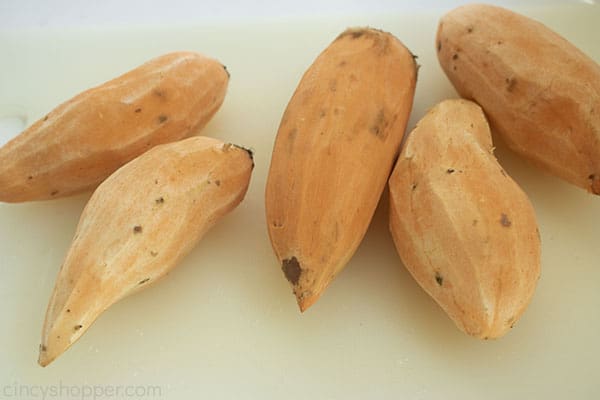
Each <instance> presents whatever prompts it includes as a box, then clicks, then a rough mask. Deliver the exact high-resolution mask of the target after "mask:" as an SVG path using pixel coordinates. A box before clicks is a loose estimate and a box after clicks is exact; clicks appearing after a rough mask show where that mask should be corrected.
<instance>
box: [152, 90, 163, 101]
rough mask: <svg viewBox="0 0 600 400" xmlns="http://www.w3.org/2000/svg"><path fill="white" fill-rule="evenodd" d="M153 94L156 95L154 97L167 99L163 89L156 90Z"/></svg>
mask: <svg viewBox="0 0 600 400" xmlns="http://www.w3.org/2000/svg"><path fill="white" fill-rule="evenodd" d="M152 93H154V95H155V96H156V97H158V98H161V99H165V95H166V93H165V91H164V90H162V89H154V92H152Z"/></svg>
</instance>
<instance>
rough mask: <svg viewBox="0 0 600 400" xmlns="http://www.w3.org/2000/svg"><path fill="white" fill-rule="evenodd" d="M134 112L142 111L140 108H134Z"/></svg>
mask: <svg viewBox="0 0 600 400" xmlns="http://www.w3.org/2000/svg"><path fill="white" fill-rule="evenodd" d="M134 112H136V113H141V112H142V109H141V108H136V109H135V111H134Z"/></svg>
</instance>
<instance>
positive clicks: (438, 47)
mask: <svg viewBox="0 0 600 400" xmlns="http://www.w3.org/2000/svg"><path fill="white" fill-rule="evenodd" d="M437 51H438V52H440V51H442V41H441V40H438V42H437Z"/></svg>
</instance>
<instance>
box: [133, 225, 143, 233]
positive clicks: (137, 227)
mask: <svg viewBox="0 0 600 400" xmlns="http://www.w3.org/2000/svg"><path fill="white" fill-rule="evenodd" d="M133 233H142V226H141V225H136V226H134V227H133Z"/></svg>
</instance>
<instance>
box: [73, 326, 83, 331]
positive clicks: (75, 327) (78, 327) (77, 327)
mask: <svg viewBox="0 0 600 400" xmlns="http://www.w3.org/2000/svg"><path fill="white" fill-rule="evenodd" d="M81 328H83V325H81V324H80V325H75V326H74V327H73V329H75V330H76V331H78V330H80V329H81Z"/></svg>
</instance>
